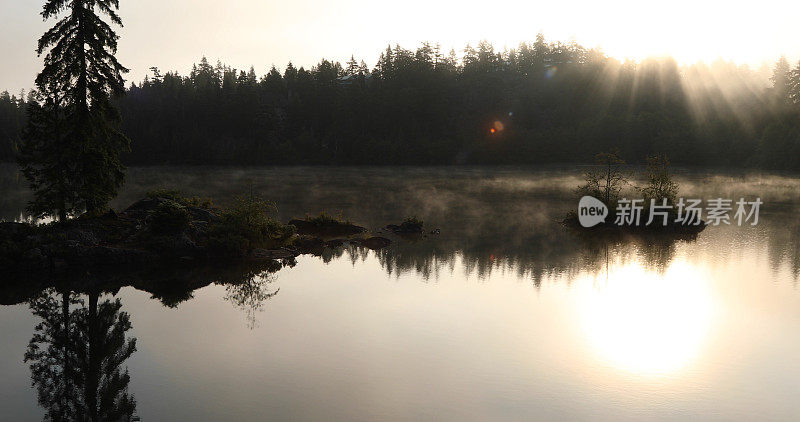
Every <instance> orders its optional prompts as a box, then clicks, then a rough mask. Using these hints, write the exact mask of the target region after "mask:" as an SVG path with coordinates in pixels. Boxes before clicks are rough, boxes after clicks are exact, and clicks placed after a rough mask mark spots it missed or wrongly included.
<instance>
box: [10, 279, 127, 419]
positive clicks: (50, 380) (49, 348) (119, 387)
mask: <svg viewBox="0 0 800 422" xmlns="http://www.w3.org/2000/svg"><path fill="white" fill-rule="evenodd" d="M87 296H88V304H87V302H86V300H84V299H83V298H81V297H80V295H78V294H74V293H71V292H70V291H68V290H65V291H56V290H55V289H48V290H46V291H44V292H43V293H42V294H41V295H40V296H38V297H36V298H34V299H32V300H31V301H30V307H31V310H32V312H33V314H34V315H36V316H38V317H39V318H41V319H42V322H40V323H39V324H37V325H36V327H35V329H34V334H33V337H32V338H31V341H30V344H29V345H28V350H27V352H26V353H25V361H26V362H28V363H29V365H30V369H31V378H32V380H33V386H34V387H36V389H37V392H38V400H39V404H40V405H41V406H42V407H43V408H44V409H45V411H46V416H45V420H51V421H122V420H129V419H130V418H131V416H132V415H133V413H134V410H135V408H136V401H135V399H134V397H133V396H132V395H130V394H129V393H128V384H129V383H130V375H129V374H128V370H127V368H123V363H124V362H125V361H126V360H127V359H128V358H129V357H130V356H131V355H132V354H133V353H134V352H135V351H136V339H135V338H130V339H129V338H126V336H125V333H126V332H127V331H128V330H130V329H131V323H130V318H129V316H128V314H127V313H126V312H120V309H121V308H122V303H121V302H120V300H119V299H117V300H114V301H111V300H103V301H100V293H99V291H94V292H91V293H89V294H88V295H87Z"/></svg>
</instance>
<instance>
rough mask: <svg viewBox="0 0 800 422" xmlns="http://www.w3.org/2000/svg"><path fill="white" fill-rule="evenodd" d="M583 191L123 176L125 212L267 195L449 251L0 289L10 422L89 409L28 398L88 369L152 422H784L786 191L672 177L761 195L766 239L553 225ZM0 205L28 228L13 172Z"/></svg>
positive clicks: (788, 381) (783, 183)
mask: <svg viewBox="0 0 800 422" xmlns="http://www.w3.org/2000/svg"><path fill="white" fill-rule="evenodd" d="M581 171H582V168H578V167H573V168H563V167H561V168H558V167H548V168H479V167H476V168H470V167H434V168H416V167H399V168H368V167H366V168H327V167H287V168H236V169H232V168H204V167H188V168H176V167H148V168H132V169H130V170H129V172H128V182H127V184H126V186H125V188H124V191H123V192H122V194H121V195H120V197H119V198H118V199H117V200H115V202H114V203H113V204H112V205H113V206H114V207H115V208H117V209H124V207H125V206H127V205H128V204H130V203H131V202H133V201H134V200H136V199H138V198H139V197H141V196H142V195H143V193H144V192H146V191H148V190H150V189H153V188H155V187H170V186H172V187H181V188H182V189H183V190H184V191H186V192H187V193H190V194H197V195H201V196H210V197H213V198H214V200H215V201H216V202H217V203H225V202H226V201H230V200H231V198H233V197H234V196H235V195H237V194H244V193H248V192H257V193H259V194H261V195H263V196H265V197H267V198H270V199H272V200H274V201H275V202H276V203H277V206H278V214H279V218H280V219H282V220H284V221H286V220H288V219H289V218H291V217H302V216H305V215H306V214H307V213H308V214H317V213H319V212H320V211H326V212H328V213H330V214H338V213H340V212H341V214H342V215H344V216H345V217H347V218H348V219H350V220H352V221H354V222H356V223H359V224H361V225H364V226H366V227H368V228H370V229H372V230H373V231H375V232H376V231H377V230H378V229H379V228H381V227H383V226H385V225H386V224H389V223H395V224H397V223H399V222H400V221H402V220H403V219H404V218H405V217H408V216H413V215H416V216H418V217H419V218H421V219H423V220H424V221H425V225H426V226H427V227H429V228H439V229H440V230H441V234H439V235H433V234H431V235H428V236H427V237H425V238H420V239H413V240H402V239H395V240H394V242H393V244H392V245H391V246H390V247H388V248H387V249H383V250H380V251H377V252H376V251H370V250H366V249H362V248H357V247H345V248H342V249H338V250H330V249H328V250H326V251H325V252H324V253H323V254H322V256H310V255H304V256H301V257H299V258H298V259H297V260H296V262H291V263H284V265H277V266H275V267H274V268H267V269H264V268H258V269H256V270H253V269H252V268H233V269H225V270H216V269H214V270H207V269H202V268H197V269H194V268H189V269H185V270H183V271H179V272H175V271H174V270H170V271H169V272H168V271H165V274H154V275H152V278H148V277H141V276H139V277H138V278H135V279H133V278H131V279H127V278H125V277H126V276H119V277H115V276H114V275H109V276H108V277H109V283H108V285H107V287H103V288H97V289H88V290H86V289H84V290H79V291H81V293H80V294H76V293H74V291H72V287H69V286H64V285H59V286H48V287H47V288H46V289H44V288H43V290H41V291H40V290H39V289H37V288H35V287H30V286H22V287H20V286H17V285H11V284H12V283H10V282H7V283H2V284H0V303H2V305H0V335H2V338H3V341H2V342H0V365H1V366H0V373H2V374H3V377H2V380H1V381H0V419H3V420H14V421H28V420H41V419H42V418H43V417H44V416H45V414H46V412H48V411H50V412H58V411H63V406H65V405H64V404H63V403H64V402H69V400H72V402H73V403H86V402H87V398H86V397H85V394H82V393H81V392H80V391H77V390H78V389H69V388H68V389H67V390H75V391H67V393H68V394H66V393H65V394H66V395H67V396H74V397H72V398H71V399H67V398H65V397H62V396H63V395H64V394H62V396H59V395H58V391H57V390H58V388H56V387H53V388H51V389H50V390H47V391H45V394H43V395H40V396H37V394H38V393H37V391H41V389H37V388H35V387H32V381H34V382H36V383H37V385H38V386H42V385H50V386H58V385H59V382H62V381H63V380H62V375H63V373H64V367H67V366H70V367H72V368H73V369H72V370H71V371H73V373H77V372H79V371H81V368H83V366H81V365H82V364H85V361H90V360H91V358H92V356H94V359H97V358H98V356H100V357H102V358H103V359H104V360H103V362H104V363H103V366H102V367H103V368H105V369H104V370H103V371H101V373H95V374H93V375H90V376H87V377H86V378H87V379H94V380H95V383H96V385H99V386H101V387H100V388H107V389H109V391H112V390H113V388H112V387H113V385H114V383H113V382H112V381H114V380H117V381H119V380H120V379H125V380H128V381H127V382H128V384H127V389H128V393H129V396H127V397H128V398H129V400H118V399H117V400H102V398H103V397H105V396H104V395H103V394H100V395H99V396H100V398H101V400H97V401H96V402H91V403H95V407H96V408H97V409H98V412H100V413H102V414H109V415H113V414H114V411H115V410H116V409H122V408H125V407H126V406H128V407H129V406H135V409H136V414H137V415H138V416H139V417H140V418H141V420H142V421H147V422H149V421H174V420H192V421H220V420H231V421H256V420H265V419H269V420H335V421H375V420H387V421H404V420H415V421H416V420H459V421H464V420H510V421H516V420H534V419H540V420H565V419H566V420H642V419H645V420H684V419H688V418H692V419H699V420H796V419H797V415H798V414H800V400H798V399H797V394H798V391H800V291H799V290H798V278H799V277H800V219H799V218H798V213H799V212H800V178H798V177H796V176H792V175H783V174H768V173H747V172H722V171H720V172H705V171H697V170H686V169H678V170H676V180H677V181H678V183H679V184H680V186H681V191H680V194H679V196H682V197H686V198H703V199H708V198H717V197H722V198H732V199H734V200H736V199H739V198H740V197H744V198H747V199H748V200H753V199H755V198H756V197H760V198H761V200H762V201H763V202H764V204H763V205H762V207H761V211H760V215H759V222H758V225H756V226H750V225H747V226H742V227H740V226H737V225H736V224H733V225H729V226H728V225H723V226H717V227H708V228H707V229H706V230H704V231H703V232H702V233H700V234H699V235H698V236H697V238H696V239H690V240H678V239H661V238H659V239H649V240H648V239H641V238H617V239H614V240H603V239H594V240H591V239H589V240H587V239H582V238H579V237H577V236H575V235H574V234H573V233H570V232H569V231H567V230H566V229H565V228H563V227H562V226H561V225H559V224H558V223H557V220H558V219H559V218H562V217H563V216H564V214H565V213H566V212H567V211H570V210H574V209H575V208H576V206H577V198H576V197H575V194H574V190H575V188H576V187H577V186H578V185H579V184H580V183H581V180H582V179H581ZM0 189H2V193H3V195H2V198H0V218H2V219H5V220H20V219H24V218H25V212H24V207H25V201H26V200H27V198H28V194H27V191H26V190H25V185H24V182H23V181H22V179H21V178H20V177H19V175H18V174H17V173H16V171H15V170H14V168H13V167H12V166H9V165H4V166H2V167H0ZM84 276H85V275H81V277H76V280H77V281H76V282H75V285H80V280H83V278H85V277H84ZM94 277H101V276H99V275H94ZM112 280H113V281H112ZM30 289H34V290H35V291H34V292H31V291H29V290H30ZM87 291H88V292H87ZM20 298H24V300H23V301H21V302H20ZM65 309H66V312H64V311H65ZM62 317H65V318H69V319H70V321H72V325H73V326H74V330H77V331H76V332H77V333H83V334H81V335H82V337H81V336H78V337H79V338H82V339H85V343H80V342H79V344H78V346H77V347H78V349H80V350H79V352H78V353H76V354H75V356H76V357H75V361H70V363H64V362H61V361H60V360H59V359H57V358H53V357H57V356H59V355H58V353H59V351H58V347H54V344H56V343H57V337H58V336H57V335H56V337H52V333H53V332H52V331H48V329H49V327H50V328H51V326H52V325H53V324H56V325H57V323H58V321H60V319H59V318H62ZM98 327H99V328H100V329H98ZM31 346H34V347H31ZM131 346H135V348H133V347H131ZM134 349H135V350H134ZM87 351H94V352H87ZM97 351H101V353H98V352H97ZM26 353H27V354H28V357H29V359H27V361H26V359H25V357H26ZM36 353H39V355H37V356H38V358H35V356H34V355H36ZM50 358H53V359H50ZM48 359H50V360H48ZM43 362H44V364H42V363H43ZM126 368H127V372H126ZM81 391H82V390H81ZM109 397H113V394H110V395H109ZM117 398H119V396H117ZM130 398H134V400H130ZM66 406H69V405H66ZM59 409H61V410H59ZM73 410H74V409H73ZM68 411H71V410H68Z"/></svg>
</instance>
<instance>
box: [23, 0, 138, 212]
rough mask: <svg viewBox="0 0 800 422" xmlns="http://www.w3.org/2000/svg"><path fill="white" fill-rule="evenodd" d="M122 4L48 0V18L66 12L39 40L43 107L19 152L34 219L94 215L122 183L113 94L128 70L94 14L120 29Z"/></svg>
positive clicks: (123, 143)
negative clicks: (118, 13) (123, 74)
mask: <svg viewBox="0 0 800 422" xmlns="http://www.w3.org/2000/svg"><path fill="white" fill-rule="evenodd" d="M118 8H119V0H47V1H46V2H45V5H44V8H43V11H42V13H41V15H42V17H43V18H44V19H45V20H48V19H50V18H54V17H56V16H58V15H60V14H62V12H66V14H65V15H64V17H62V18H61V19H60V20H59V21H58V22H57V23H56V24H55V25H54V26H53V27H52V28H51V29H50V30H48V31H47V32H45V33H44V35H43V36H42V37H41V38H40V39H39V44H38V48H37V53H38V54H39V55H41V54H43V53H44V52H45V51H47V55H46V56H45V59H44V69H43V70H42V72H41V73H40V74H39V75H38V76H37V78H36V86H37V88H38V90H39V93H40V96H41V98H40V104H39V105H38V106H37V107H34V108H33V111H32V112H31V114H30V120H29V125H28V128H27V130H26V133H25V140H24V142H23V144H22V148H21V154H20V160H19V161H20V165H21V167H22V171H23V174H24V175H25V176H26V178H27V179H28V181H29V182H30V185H31V187H32V188H33V190H34V194H35V199H34V201H33V202H31V204H30V209H31V211H32V212H33V214H35V215H37V216H44V215H58V216H59V217H61V218H62V219H63V218H66V217H67V215H68V214H70V213H75V212H80V211H81V210H86V211H87V212H89V213H92V214H97V213H99V212H101V211H102V210H103V209H104V208H105V207H106V205H107V203H108V201H109V200H111V199H112V198H113V197H114V196H116V194H117V191H118V189H119V188H120V186H121V185H122V183H123V180H124V174H125V173H124V170H125V168H124V167H123V165H122V163H121V162H120V153H122V152H124V151H126V150H127V149H128V146H129V141H128V139H127V138H126V137H125V136H124V135H123V134H122V133H121V132H120V131H119V129H118V127H119V123H120V117H119V113H118V112H117V110H116V108H115V107H114V105H113V103H112V101H111V96H112V95H119V94H122V93H124V81H123V79H122V73H125V72H127V69H126V68H125V67H123V66H122V65H121V64H120V63H119V62H118V61H117V59H116V58H115V57H114V54H116V52H117V40H118V38H119V37H118V36H117V35H116V33H114V30H113V28H112V27H111V26H110V25H109V24H108V23H106V22H105V21H103V20H102V19H101V18H100V16H99V15H98V13H99V14H104V15H106V16H108V18H109V20H110V21H111V22H112V23H114V24H116V25H119V26H122V21H121V19H120V18H119V16H118V15H117V13H116V10H117V9H118Z"/></svg>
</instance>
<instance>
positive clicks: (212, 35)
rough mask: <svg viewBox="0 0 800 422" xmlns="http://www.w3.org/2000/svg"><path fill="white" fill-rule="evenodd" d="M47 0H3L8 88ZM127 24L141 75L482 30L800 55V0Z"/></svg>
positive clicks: (416, 10)
mask: <svg viewBox="0 0 800 422" xmlns="http://www.w3.org/2000/svg"><path fill="white" fill-rule="evenodd" d="M42 3H43V0H0V58H2V59H0V89H9V90H13V91H17V90H19V89H20V88H29V87H31V86H32V85H33V79H34V77H35V75H36V73H37V72H38V70H39V68H40V67H41V58H38V57H36V53H35V51H34V49H35V46H36V40H37V39H38V37H39V36H40V35H41V33H42V32H43V31H44V30H45V29H46V28H47V27H48V26H49V25H51V24H52V22H49V23H43V22H42V19H41V17H40V16H39V11H40V10H41V4H42ZM120 3H121V5H120V6H121V7H120V15H121V16H122V19H123V21H124V22H125V28H124V29H121V30H120V31H119V34H120V35H121V36H122V39H121V41H120V51H119V55H118V57H119V59H120V61H121V62H122V63H123V64H124V65H125V66H127V67H129V68H131V73H130V74H128V75H127V79H128V80H129V81H130V80H134V81H138V80H141V79H142V78H143V77H144V75H145V74H146V72H147V69H148V68H149V67H150V66H158V67H159V68H161V69H162V70H178V71H180V72H181V73H184V74H185V73H186V72H187V71H188V70H189V68H190V67H191V64H192V63H193V62H195V61H197V60H198V59H199V58H200V57H201V56H203V55H206V56H208V58H209V59H210V60H212V61H216V59H221V60H222V61H223V62H225V63H227V64H229V65H231V66H233V67H236V68H239V69H242V68H248V67H249V66H250V65H254V66H255V67H256V71H257V73H258V74H259V75H262V74H265V73H266V72H267V70H268V69H269V66H271V65H272V64H275V65H277V66H278V67H279V68H283V67H284V66H285V64H286V63H287V62H288V61H289V60H292V61H293V62H294V63H295V64H297V65H303V66H309V65H312V64H314V63H316V62H318V61H319V59H320V58H322V57H326V58H329V59H334V60H339V61H342V62H344V61H345V60H347V59H348V58H349V57H350V54H355V56H356V58H358V59H361V58H363V59H364V60H365V61H366V62H367V64H368V65H369V66H370V67H372V66H374V64H375V61H376V59H377V56H378V55H379V53H380V51H381V50H383V49H385V48H386V45H387V44H388V43H392V44H394V43H400V44H401V45H403V46H404V47H406V48H416V47H417V46H418V45H419V43H420V42H422V41H425V40H429V41H432V42H437V41H438V42H440V43H441V44H442V46H443V47H444V48H446V49H447V50H449V49H450V48H455V49H456V51H457V52H458V53H459V54H460V53H461V51H462V50H463V47H464V46H465V45H466V43H468V42H469V43H472V44H473V45H474V44H476V43H477V42H478V41H480V40H481V39H486V40H489V41H491V42H493V43H494V44H495V45H496V46H497V47H498V48H500V49H502V47H503V46H509V47H515V46H517V45H518V44H519V42H520V41H522V40H533V39H534V38H535V36H536V33H537V32H540V31H541V32H543V33H544V34H545V36H546V37H547V38H548V39H549V40H563V41H569V40H575V41H578V42H579V43H581V44H584V45H586V46H588V47H601V48H602V49H603V50H604V51H605V52H606V53H607V54H609V55H611V56H614V57H617V58H620V59H624V58H626V57H629V58H633V59H641V58H643V57H646V56H650V55H672V56H674V57H676V58H677V59H678V60H679V61H680V62H682V63H689V62H694V61H697V60H705V61H711V60H714V59H716V58H718V57H721V58H723V59H728V60H735V61H737V62H740V63H749V64H751V65H759V64H761V63H762V62H764V61H769V62H772V61H774V60H776V59H777V58H778V57H779V56H780V55H781V54H786V55H787V57H789V58H790V59H791V60H793V61H794V60H797V59H798V57H800V25H797V23H796V21H795V20H796V18H797V16H798V14H799V13H798V12H800V2H795V1H792V2H790V1H785V0H784V1H777V0H762V1H758V2H753V1H748V2H737V1H734V0H727V1H700V0H694V1H685V0H671V1H645V0H606V1H597V0H572V1H555V0H554V1H549V2H533V1H513V0H492V1H469V0H466V1H465V0H462V1H436V0H405V1H396V2H382V1H374V0H373V1H365V0H339V1H336V2H334V1H322V0H282V1H265V0H227V1H221V0H217V1H211V0H135V1H134V0H121V2H120Z"/></svg>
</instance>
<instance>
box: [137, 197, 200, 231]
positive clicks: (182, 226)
mask: <svg viewBox="0 0 800 422" xmlns="http://www.w3.org/2000/svg"><path fill="white" fill-rule="evenodd" d="M190 222H191V215H189V211H187V210H186V207H184V206H183V205H181V204H179V203H177V202H175V201H168V202H164V203H162V204H161V205H159V206H158V208H157V209H156V210H155V211H154V212H153V214H152V215H151V216H150V219H149V222H148V224H149V226H150V230H151V231H152V232H153V233H156V234H166V235H169V234H178V233H181V232H183V231H184V230H186V229H188V228H189V223H190Z"/></svg>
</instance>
